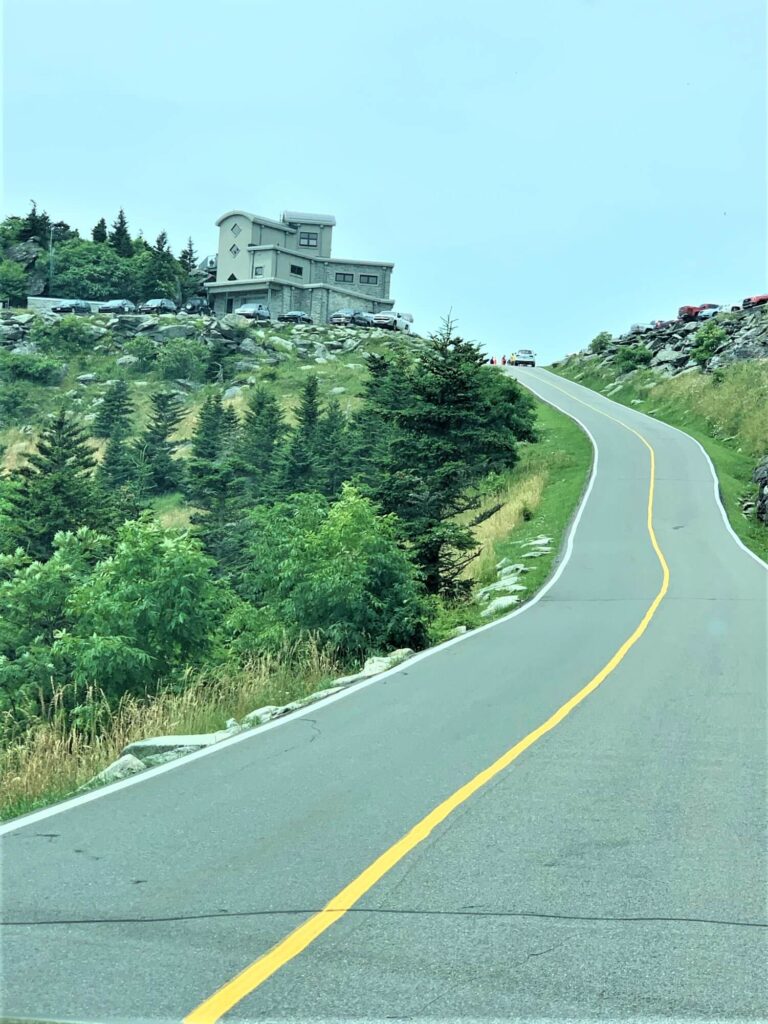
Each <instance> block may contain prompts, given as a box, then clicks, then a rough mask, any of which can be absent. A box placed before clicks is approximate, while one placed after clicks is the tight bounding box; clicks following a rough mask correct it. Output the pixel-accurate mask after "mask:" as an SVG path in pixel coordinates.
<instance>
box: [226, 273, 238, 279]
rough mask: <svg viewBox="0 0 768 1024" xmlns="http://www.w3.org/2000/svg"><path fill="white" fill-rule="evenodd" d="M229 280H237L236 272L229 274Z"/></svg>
mask: <svg viewBox="0 0 768 1024" xmlns="http://www.w3.org/2000/svg"><path fill="white" fill-rule="evenodd" d="M227 280H228V281H236V280H237V278H236V277H235V275H234V274H230V275H229V277H228V278H227Z"/></svg>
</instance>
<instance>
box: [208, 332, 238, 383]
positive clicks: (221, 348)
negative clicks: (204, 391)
mask: <svg viewBox="0 0 768 1024" xmlns="http://www.w3.org/2000/svg"><path fill="white" fill-rule="evenodd" d="M231 351H232V349H231V348H230V347H229V346H228V345H225V344H224V342H223V341H222V340H218V341H215V342H214V344H213V347H212V348H211V349H210V350H209V352H208V365H207V366H206V368H205V379H206V381H207V382H208V383H210V384H223V383H224V360H225V359H226V357H227V356H228V355H229V354H230V353H231Z"/></svg>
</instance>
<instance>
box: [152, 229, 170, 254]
mask: <svg viewBox="0 0 768 1024" xmlns="http://www.w3.org/2000/svg"><path fill="white" fill-rule="evenodd" d="M170 251H171V250H170V247H169V245H168V233H167V232H166V231H161V232H160V234H159V235H158V236H157V238H156V239H155V252H157V253H166V252H168V253H169V252H170Z"/></svg>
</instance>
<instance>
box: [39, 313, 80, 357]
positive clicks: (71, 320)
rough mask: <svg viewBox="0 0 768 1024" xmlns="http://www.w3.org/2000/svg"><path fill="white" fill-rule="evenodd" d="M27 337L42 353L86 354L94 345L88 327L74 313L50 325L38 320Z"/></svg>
mask: <svg viewBox="0 0 768 1024" xmlns="http://www.w3.org/2000/svg"><path fill="white" fill-rule="evenodd" d="M29 337H30V341H32V342H33V343H34V344H35V345H37V347H38V348H39V349H41V351H43V352H62V353H66V354H71V353H77V352H87V351H88V350H92V349H93V347H94V344H95V341H94V335H93V331H92V330H91V327H90V325H89V324H87V323H86V322H85V321H84V320H83V319H82V317H79V316H75V315H74V313H68V314H66V315H65V316H62V317H60V318H59V319H58V320H54V321H53V322H52V323H46V322H45V321H44V320H38V321H37V323H35V324H33V326H32V330H31V331H30V333H29Z"/></svg>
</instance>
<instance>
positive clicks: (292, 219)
mask: <svg viewBox="0 0 768 1024" xmlns="http://www.w3.org/2000/svg"><path fill="white" fill-rule="evenodd" d="M283 222H284V223H285V224H327V225H328V227H331V228H332V227H334V225H335V224H336V218H335V217H333V216H331V214H329V213H296V211H295V210H285V211H284V212H283Z"/></svg>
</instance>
